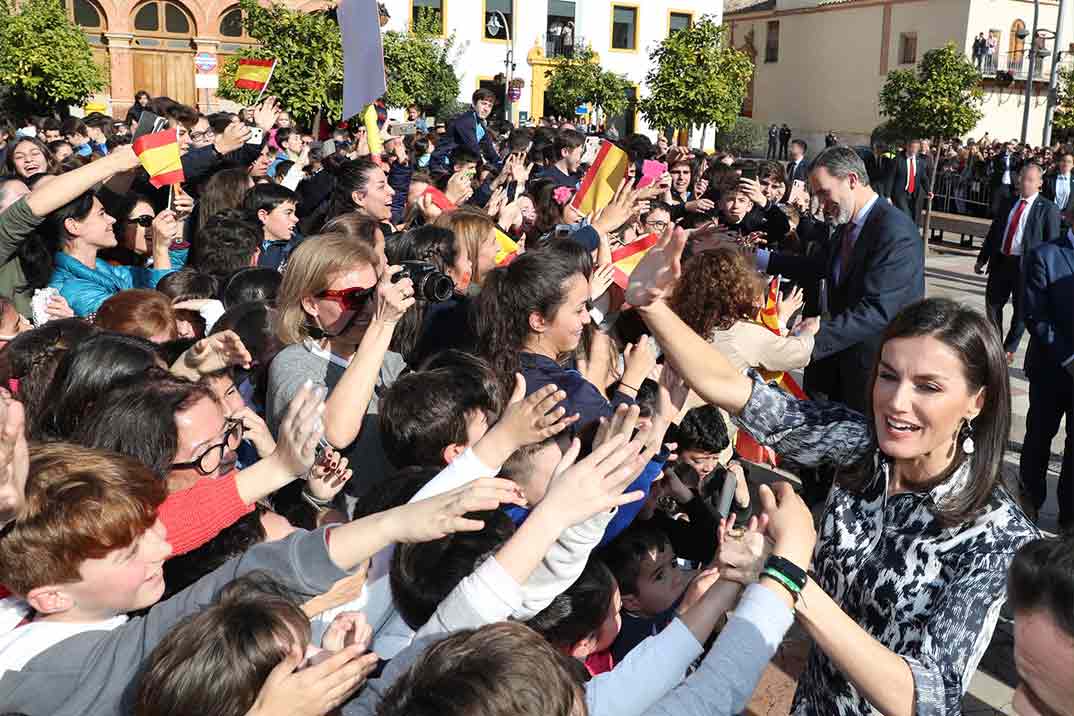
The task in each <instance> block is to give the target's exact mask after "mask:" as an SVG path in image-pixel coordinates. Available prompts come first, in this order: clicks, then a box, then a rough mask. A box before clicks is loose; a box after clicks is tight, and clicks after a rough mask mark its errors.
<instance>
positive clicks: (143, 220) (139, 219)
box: [127, 214, 153, 229]
mask: <svg viewBox="0 0 1074 716" xmlns="http://www.w3.org/2000/svg"><path fill="white" fill-rule="evenodd" d="M127 221H128V222H130V223H131V224H138V226H141V227H143V228H146V229H148V228H149V227H150V226H152V225H153V217H152V216H151V215H150V214H144V215H142V216H135V217H134V218H132V219H127Z"/></svg>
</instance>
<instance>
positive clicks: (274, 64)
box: [254, 58, 279, 107]
mask: <svg viewBox="0 0 1074 716" xmlns="http://www.w3.org/2000/svg"><path fill="white" fill-rule="evenodd" d="M278 61H279V60H278V59H277V58H273V59H272V67H269V71H268V77H266V78H265V84H263V85H261V91H260V92H258V93H257V99H255V100H254V106H255V107H256V106H257V105H259V104H261V98H262V97H264V96H265V90H267V89H268V85H269V82H271V81H272V73H273V72H275V71H276V63H277V62H278Z"/></svg>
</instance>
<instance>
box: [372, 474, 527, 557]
mask: <svg viewBox="0 0 1074 716" xmlns="http://www.w3.org/2000/svg"><path fill="white" fill-rule="evenodd" d="M500 505H519V506H520V507H525V506H526V498H525V497H524V496H523V494H522V490H521V488H520V487H519V486H518V485H517V484H515V483H514V482H512V481H511V480H504V479H501V478H498V477H486V478H481V479H480V480H474V481H473V482H470V483H467V484H466V485H463V486H462V487H459V488H456V489H454V490H451V491H450V492H445V493H443V494H441V495H436V496H434V497H429V498H427V499H424V500H418V501H417V502H411V503H408V504H406V505H402V506H400V507H396V508H394V509H392V510H389V511H388V513H387V516H388V517H387V519H388V522H389V523H390V525H391V527H392V531H393V535H392V537H393V540H392V541H394V542H405V543H414V542H431V541H433V540H437V539H441V538H442V537H447V536H448V535H450V534H454V533H456V532H476V531H477V530H479V529H481V528H482V527H484V526H485V523H484V522H482V521H481V520H474V519H470V518H468V517H466V516H465V515H467V514H468V513H470V512H482V511H484V510H495V509H496V508H498V507H499V506H500Z"/></svg>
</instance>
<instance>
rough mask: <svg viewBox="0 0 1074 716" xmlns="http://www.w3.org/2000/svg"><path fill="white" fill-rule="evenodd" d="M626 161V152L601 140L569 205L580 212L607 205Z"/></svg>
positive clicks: (592, 210)
mask: <svg viewBox="0 0 1074 716" xmlns="http://www.w3.org/2000/svg"><path fill="white" fill-rule="evenodd" d="M628 163H629V160H628V159H627V155H626V152H624V151H623V150H622V149H620V148H619V147H617V146H615V145H614V144H612V143H611V142H609V141H607V140H605V141H603V142H601V143H600V151H598V152H597V158H596V159H594V160H593V164H592V165H591V166H590V167H589V171H587V172H586V173H585V177H584V178H583V179H582V186H581V187H579V189H578V192H577V193H575V195H574V201H572V202H571V206H573V207H574V208H575V209H576V210H577V211H579V212H581V213H582V214H592V213H593V212H594V211H597V210H598V209H603V208H604V207H605V206H607V205H608V203H609V202H611V200H612V197H613V196H615V191H616V189H618V188H619V184H620V182H622V181H623V177H624V176H626V171H627V165H628ZM638 260H639V261H640V260H641V259H638Z"/></svg>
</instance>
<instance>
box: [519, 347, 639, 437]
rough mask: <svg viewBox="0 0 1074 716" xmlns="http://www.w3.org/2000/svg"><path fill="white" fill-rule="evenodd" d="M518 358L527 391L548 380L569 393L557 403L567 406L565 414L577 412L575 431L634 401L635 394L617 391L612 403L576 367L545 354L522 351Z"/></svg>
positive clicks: (535, 390)
mask: <svg viewBox="0 0 1074 716" xmlns="http://www.w3.org/2000/svg"><path fill="white" fill-rule="evenodd" d="M519 362H520V363H521V368H522V370H521V371H520V372H521V373H522V377H523V378H525V379H526V395H529V394H531V393H535V392H537V391H538V390H540V389H541V388H543V387H544V386H546V385H548V384H549V383H555V385H556V387H557V388H559V389H560V390H562V391H564V392H565V393H566V394H567V397H566V399H565V400H564V401H563V402H562V403H560V404H559V406H557V407H561V408H563V409H564V410H566V411H567V412H566V415H573V414H575V413H578V415H579V419H578V422H576V423H574V425H572V426H571V427H570V430H571V434H572V435H579V434H581V433H582V432H584V431H585V430H586V428H588V427H590V426H591V425H593V423H595V422H597V421H598V420H600V419H601V418H608V417H611V415H612V413H614V412H615V409H616V408H617V407H618V406H619V405H620V404H621V403H622V404H626V405H633V404H634V399H633V398H631V397H629V396H628V395H626V394H625V393H618V392H617V393H616V394H615V395H613V396H612V401H611V402H610V403H609V402H608V400H607V399H606V398H605V397H604V396H603V395H602V394H601V392H600V391H599V390H597V386H595V385H593V384H592V383H590V382H589V381H588V380H586V379H585V376H583V375H582V374H581V373H579V372H578V371H577V370H574V369H573V368H565V367H563V366H561V365H560V364H559V363H556V362H555V361H554V360H552V359H551V358H548V357H546V356H542V355H538V354H536V353H527V352H522V353H520V354H519Z"/></svg>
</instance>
